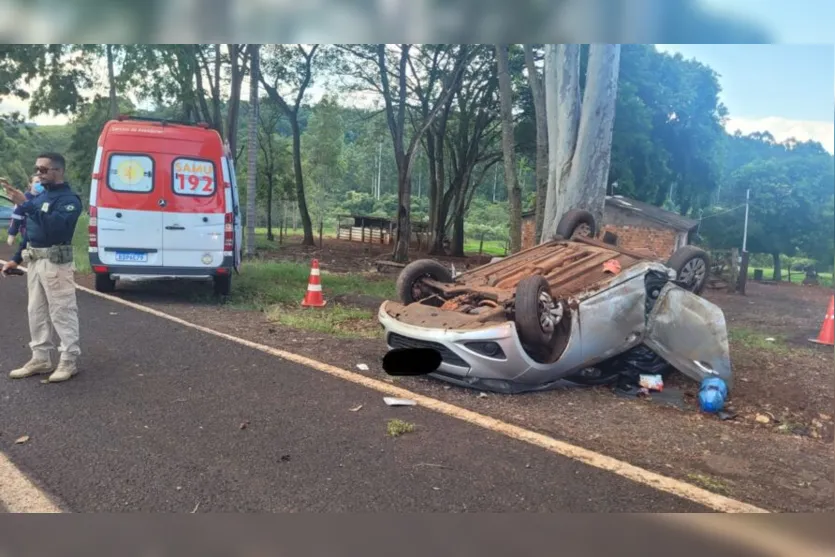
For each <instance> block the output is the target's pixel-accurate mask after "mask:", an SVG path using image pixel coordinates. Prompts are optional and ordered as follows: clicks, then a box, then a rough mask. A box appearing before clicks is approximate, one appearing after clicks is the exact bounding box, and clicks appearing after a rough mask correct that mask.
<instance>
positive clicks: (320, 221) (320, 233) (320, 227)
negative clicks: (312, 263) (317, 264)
mask: <svg viewBox="0 0 835 557" xmlns="http://www.w3.org/2000/svg"><path fill="white" fill-rule="evenodd" d="M324 228H325V221H323V220H321V219H320V220H319V249H324V246H325V244H324V243H323V242H322V231H323V230H324Z"/></svg>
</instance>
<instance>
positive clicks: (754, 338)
mask: <svg viewBox="0 0 835 557" xmlns="http://www.w3.org/2000/svg"><path fill="white" fill-rule="evenodd" d="M769 338H773V339H774V340H766V339H769ZM728 339H729V340H730V341H731V342H735V343H737V344H740V345H742V346H744V347H746V348H750V349H752V350H769V351H773V352H785V351H786V350H787V348H788V347H787V346H786V340H785V338H784V337H782V336H781V335H766V334H763V333H761V332H759V331H755V330H753V329H747V328H745V327H730V328H729V329H728Z"/></svg>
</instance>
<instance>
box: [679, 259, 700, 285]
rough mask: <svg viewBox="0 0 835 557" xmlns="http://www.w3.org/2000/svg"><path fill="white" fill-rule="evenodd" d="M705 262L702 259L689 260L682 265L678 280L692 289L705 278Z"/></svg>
mask: <svg viewBox="0 0 835 557" xmlns="http://www.w3.org/2000/svg"><path fill="white" fill-rule="evenodd" d="M705 270H706V267H705V262H704V261H703V260H702V259H699V258H696V259H691V260H690V261H688V262H687V263H685V264H684V267H682V268H681V272H680V273H679V277H678V278H679V280H680V281H682V282H684V283H685V284H687V285H689V286H691V287H693V286H696V285H697V284H700V283H701V282H702V280H703V279H704V277H705Z"/></svg>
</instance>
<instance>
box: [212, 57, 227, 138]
mask: <svg viewBox="0 0 835 557" xmlns="http://www.w3.org/2000/svg"><path fill="white" fill-rule="evenodd" d="M212 121H213V122H214V124H215V128H216V129H217V131H218V133H219V134H220V136H221V137H224V134H223V117H222V116H221V112H220V44H216V45H215V79H214V82H213V83H212Z"/></svg>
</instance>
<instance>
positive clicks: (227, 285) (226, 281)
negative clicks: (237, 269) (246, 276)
mask: <svg viewBox="0 0 835 557" xmlns="http://www.w3.org/2000/svg"><path fill="white" fill-rule="evenodd" d="M212 282H213V283H214V290H215V296H228V295H229V293H230V292H232V275H231V274H228V275H215V276H214V277H213V278H212Z"/></svg>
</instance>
